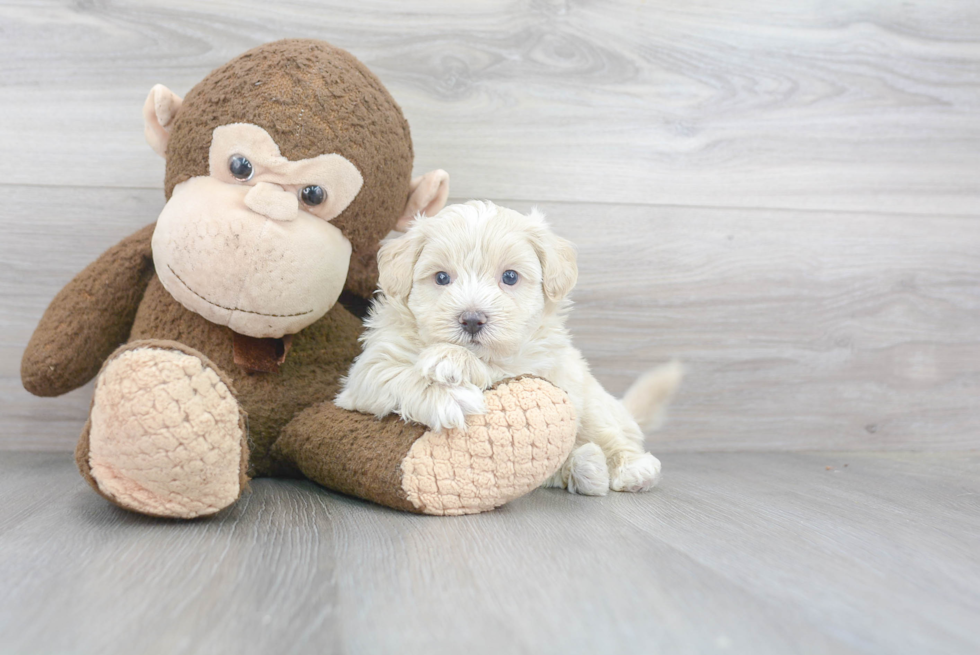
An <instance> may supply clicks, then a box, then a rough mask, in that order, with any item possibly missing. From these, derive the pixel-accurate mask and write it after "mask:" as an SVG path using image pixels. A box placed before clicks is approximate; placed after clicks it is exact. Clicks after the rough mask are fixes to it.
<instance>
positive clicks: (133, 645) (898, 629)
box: [0, 452, 980, 655]
mask: <svg viewBox="0 0 980 655" xmlns="http://www.w3.org/2000/svg"><path fill="white" fill-rule="evenodd" d="M664 466H665V471H667V474H666V477H665V479H664V482H663V484H662V486H661V487H660V488H658V489H657V490H656V491H654V492H652V493H649V494H645V495H624V494H616V495H612V496H609V497H607V498H604V499H596V498H583V497H577V496H572V495H570V494H568V493H565V492H563V491H557V490H538V491H536V492H534V493H532V494H531V495H530V496H527V497H525V498H523V499H520V500H518V501H516V502H515V503H513V504H512V505H509V506H507V507H505V508H503V509H502V510H501V511H498V512H492V513H490V514H484V515H479V516H475V517H462V518H453V519H443V518H433V517H419V516H413V515H408V514H404V513H399V512H395V511H392V510H387V509H384V508H380V507H376V506H373V505H370V504H367V503H363V502H360V501H357V500H353V499H350V498H345V497H341V496H337V495H335V494H332V493H329V492H326V491H322V490H320V489H317V488H315V487H314V486H313V485H311V484H308V483H304V482H292V481H283V480H259V481H256V482H255V483H254V484H253V490H252V493H251V494H250V495H249V496H247V497H246V498H245V499H244V500H243V502H241V503H240V504H238V505H237V506H235V507H234V508H232V509H231V510H228V511H226V512H224V513H223V514H221V515H219V516H217V517H215V518H213V519H209V520H199V521H194V522H189V523H188V522H184V523H179V522H170V521H161V520H154V519H148V518H144V517H138V516H134V515H132V514H129V513H127V512H124V511H122V510H119V509H116V508H115V507H112V506H110V505H108V504H107V503H105V502H104V501H102V499H101V498H99V497H97V496H96V495H95V494H93V493H91V492H90V491H89V489H88V488H87V487H86V486H85V485H84V483H83V482H82V481H81V480H80V479H79V478H78V476H77V475H75V474H74V470H73V464H72V462H71V459H70V456H68V455H66V454H57V453H15V454H11V453H8V454H5V455H3V458H2V460H0V493H2V497H3V498H4V499H5V502H4V503H3V505H2V507H0V552H2V553H3V557H2V558H0V580H2V581H3V583H2V585H0V644H2V645H0V651H2V652H4V653H42V652H43V653H55V652H58V653H61V652H64V653H68V652H71V653H100V654H109V653H126V654H131V653H168V654H178V653H213V654H217V653H243V652H254V653H273V652H274V653H307V652H332V653H347V652H350V653H391V652H400V653H470V652H471V653H614V652H634V653H715V652H731V653H749V654H752V655H760V654H764V653H773V654H778V655H785V654H787V653H890V654H893V655H894V654H900V653H910V654H913V653H914V654H921V653H944V654H947V655H954V654H958V653H964V654H966V653H976V652H977V651H978V649H980V631H978V630H977V625H980V623H978V618H980V548H978V544H980V512H978V510H980V455H978V454H976V453H973V454H953V453H937V454H924V453H913V454H909V453H892V454H866V453H854V452H849V453H841V452H825V453H781V454H780V453H770V454H765V453H700V454H698V453H688V454H683V453H674V454H670V455H667V456H665V457H664Z"/></svg>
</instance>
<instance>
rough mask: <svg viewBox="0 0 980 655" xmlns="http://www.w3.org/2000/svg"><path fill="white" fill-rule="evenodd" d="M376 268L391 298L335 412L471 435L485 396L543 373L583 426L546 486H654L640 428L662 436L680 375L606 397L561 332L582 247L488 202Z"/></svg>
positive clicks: (441, 218)
mask: <svg viewBox="0 0 980 655" xmlns="http://www.w3.org/2000/svg"><path fill="white" fill-rule="evenodd" d="M378 270H379V273H380V279H379V283H380V287H381V291H382V294H381V295H379V296H378V297H377V298H376V299H375V301H374V305H373V307H372V309H371V312H370V315H369V317H368V319H367V321H366V326H367V330H366V331H365V333H364V336H363V337H362V341H363V343H364V351H363V352H362V353H361V355H360V356H359V357H358V358H357V360H356V361H355V362H354V365H353V366H352V367H351V370H350V373H349V375H348V377H347V379H346V380H345V381H344V386H343V389H342V390H341V392H340V394H339V395H338V396H337V399H336V404H337V405H338V406H340V407H344V408H346V409H352V410H358V411H361V412H367V413H371V414H374V415H376V416H378V417H381V416H386V415H388V414H391V413H392V412H395V413H398V414H400V415H401V416H402V418H404V419H405V420H406V421H415V422H418V423H422V424H424V425H427V426H429V427H430V428H432V429H435V430H441V429H444V428H462V427H464V426H465V424H466V416H467V415H468V414H476V413H482V412H483V411H485V408H484V405H483V391H484V390H485V389H487V388H489V387H490V386H491V385H493V384H494V383H496V382H498V381H500V380H504V379H506V378H510V377H516V376H519V375H524V374H531V375H537V376H540V377H542V378H544V379H546V380H548V381H550V382H551V383H552V384H554V385H556V386H558V387H559V388H561V389H563V390H565V392H566V393H568V395H569V397H570V399H571V401H572V403H573V405H574V407H575V411H576V419H577V423H578V425H577V429H578V432H577V440H576V447H575V450H574V451H573V452H572V454H571V455H570V456H569V458H568V461H567V462H566V463H565V465H564V466H563V467H562V469H561V470H560V471H559V472H558V473H556V474H555V475H554V476H553V477H552V479H551V480H549V481H548V482H547V483H546V485H547V486H562V487H565V488H566V489H568V490H569V491H571V492H574V493H581V494H587V495H603V494H605V493H606V492H607V491H608V490H609V489H613V490H615V491H646V490H647V489H650V488H651V487H653V486H654V485H655V484H656V483H657V481H658V480H659V478H660V462H659V461H658V460H657V459H656V458H655V457H654V456H653V455H651V454H649V453H646V452H644V447H643V431H642V430H641V428H640V425H639V424H638V423H637V420H639V421H640V422H642V423H644V427H648V428H649V427H653V424H654V423H656V421H657V418H658V416H659V414H660V410H661V409H662V408H663V407H664V405H665V404H666V403H667V401H668V400H669V399H670V396H671V395H672V394H673V391H674V389H675V388H676V387H677V384H678V383H679V381H680V376H681V372H680V367H679V366H678V365H676V364H674V365H668V366H666V367H662V368H660V369H657V370H655V371H652V372H650V373H648V374H646V375H645V376H643V377H641V378H640V379H639V380H638V381H637V382H636V383H635V384H634V385H633V387H632V388H631V389H630V391H628V392H627V394H626V397H625V398H624V399H623V401H622V402H620V401H619V400H617V399H616V398H614V397H613V396H611V395H610V394H609V393H607V392H606V390H605V389H603V388H602V385H600V384H599V382H598V381H597V380H596V379H595V378H594V377H593V376H592V374H591V373H590V372H589V365H588V364H587V363H586V362H585V360H584V359H583V358H582V354H581V353H580V352H579V351H578V350H576V349H575V348H574V347H573V346H572V340H571V337H570V335H569V333H568V330H567V329H566V328H565V316H566V314H567V310H568V308H569V306H570V304H571V302H570V301H569V300H567V296H568V294H569V292H570V291H571V290H572V287H573V286H575V282H576V280H577V278H578V268H577V266H576V263H575V249H574V248H573V247H572V245H571V244H570V243H569V242H568V241H565V240H564V239H560V238H558V237H557V236H555V234H554V233H553V232H552V231H551V230H550V229H549V227H548V225H547V224H546V223H545V221H544V218H543V216H542V215H541V214H539V213H538V212H537V211H532V212H531V214H530V216H523V215H521V214H519V213H517V212H515V211H512V210H509V209H504V208H502V207H497V206H495V205H494V204H492V203H489V202H479V201H472V202H468V203H466V204H464V205H452V206H450V207H446V208H445V209H444V210H442V211H441V212H439V213H438V214H437V215H436V216H433V217H431V218H427V217H420V218H418V220H416V221H415V223H414V224H413V225H412V227H411V228H410V229H409V230H408V232H407V234H405V236H403V237H400V238H397V239H393V240H390V241H387V242H386V243H385V244H384V245H383V246H382V248H381V250H380V251H379V253H378Z"/></svg>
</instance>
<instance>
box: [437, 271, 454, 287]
mask: <svg viewBox="0 0 980 655" xmlns="http://www.w3.org/2000/svg"><path fill="white" fill-rule="evenodd" d="M452 281H453V279H452V278H451V277H449V273H447V272H446V271H439V272H438V273H436V284H438V285H439V286H445V285H447V284H449V283H450V282H452Z"/></svg>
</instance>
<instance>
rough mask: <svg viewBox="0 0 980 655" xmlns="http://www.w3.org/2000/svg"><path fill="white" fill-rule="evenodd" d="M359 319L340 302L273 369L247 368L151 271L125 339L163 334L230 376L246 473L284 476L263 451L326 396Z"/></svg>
mask: <svg viewBox="0 0 980 655" xmlns="http://www.w3.org/2000/svg"><path fill="white" fill-rule="evenodd" d="M361 330H362V327H361V322H360V320H359V319H357V318H356V317H355V316H353V315H352V314H351V313H350V312H348V311H347V310H346V309H345V308H344V307H343V306H342V305H341V304H340V303H337V304H336V305H335V306H334V307H333V308H332V309H331V310H330V311H329V312H327V313H326V314H325V315H324V316H323V317H322V318H321V319H319V320H318V321H317V322H315V323H313V324H312V325H310V326H309V327H307V328H305V329H303V330H302V331H300V332H299V333H298V334H296V335H294V336H293V340H292V344H291V349H290V350H289V352H288V354H287V356H286V359H285V361H284V362H283V364H282V365H281V367H280V368H279V372H278V373H249V372H248V371H246V370H245V369H243V368H242V367H241V366H239V365H238V364H236V363H235V360H234V350H233V342H234V333H233V332H232V331H231V329H229V328H227V327H224V326H220V325H217V324H215V323H211V322H210V321H208V320H206V319H204V318H203V317H201V316H200V315H198V314H195V313H193V312H191V311H189V310H187V309H185V308H184V307H183V306H182V305H181V304H180V303H178V302H177V301H176V300H175V299H174V298H173V296H171V295H170V294H169V293H168V292H167V291H166V289H164V288H163V285H162V284H161V283H160V280H159V278H158V277H157V276H156V275H154V276H153V278H152V279H151V280H150V283H149V285H148V286H147V289H146V294H145V295H144V296H143V300H142V302H141V303H140V306H139V309H138V310H137V312H136V320H135V322H134V324H133V329H132V332H131V333H130V337H129V339H130V341H135V340H137V339H166V340H171V341H177V342H180V343H182V344H184V345H187V346H190V347H191V348H194V349H195V350H198V351H200V352H201V353H202V354H203V355H205V356H206V357H207V358H208V359H210V360H211V361H212V362H213V363H214V364H215V365H217V366H218V367H219V368H220V369H221V370H222V372H223V373H224V374H225V375H226V376H227V378H229V379H230V380H231V383H232V386H233V387H234V391H235V393H236V396H237V398H238V401H239V403H240V405H241V407H242V408H243V409H244V410H245V412H246V413H247V415H248V420H247V422H248V441H249V447H250V449H251V457H250V462H249V469H250V470H249V475H251V476H252V477H259V476H266V475H283V474H288V471H287V470H284V469H283V468H282V467H281V466H280V465H279V464H277V463H276V462H275V461H273V459H272V458H271V457H270V456H269V449H270V447H271V446H272V444H273V443H274V442H275V440H276V438H277V437H278V436H279V433H280V431H281V430H282V428H283V427H284V426H285V425H286V424H287V423H288V422H289V421H290V420H291V419H292V418H293V417H294V416H296V414H298V413H299V412H301V411H302V410H304V409H306V408H307V407H310V406H312V405H315V404H318V403H321V402H324V401H328V400H332V399H333V397H334V396H335V395H336V393H337V391H338V389H339V387H340V382H339V380H340V377H341V376H343V375H346V373H347V371H348V369H349V368H350V365H351V362H353V360H354V357H356V356H357V354H358V353H359V352H360V345H359V344H358V341H357V338H358V336H359V335H360V334H361Z"/></svg>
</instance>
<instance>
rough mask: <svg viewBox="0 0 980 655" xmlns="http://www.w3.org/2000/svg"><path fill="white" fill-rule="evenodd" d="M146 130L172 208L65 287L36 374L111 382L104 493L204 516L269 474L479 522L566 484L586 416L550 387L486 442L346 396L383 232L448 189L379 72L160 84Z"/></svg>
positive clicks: (31, 350)
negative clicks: (561, 480) (479, 515)
mask: <svg viewBox="0 0 980 655" xmlns="http://www.w3.org/2000/svg"><path fill="white" fill-rule="evenodd" d="M143 114H144V118H145V122H146V137H147V140H148V142H149V143H150V145H151V146H152V147H153V149H154V150H156V151H157V152H158V153H159V154H161V155H163V156H164V157H165V158H166V162H167V163H166V178H165V181H164V192H165V195H166V197H167V203H166V205H165V206H164V208H163V210H162V212H161V213H160V216H159V217H158V218H157V221H156V222H155V223H153V224H150V225H148V226H146V227H145V228H143V229H141V230H139V231H138V232H136V233H135V234H133V235H131V236H129V237H127V238H125V239H123V240H122V241H121V242H120V243H119V244H117V245H116V246H114V247H112V248H110V249H109V250H107V251H106V252H105V253H104V254H103V255H102V256H100V257H99V258H98V259H97V260H96V261H95V262H93V263H92V264H90V265H89V266H88V267H87V268H86V269H85V270H83V271H82V272H81V273H80V274H79V275H78V276H77V277H75V279H73V280H72V281H71V282H70V283H69V284H68V285H67V286H66V287H65V288H64V289H62V290H61V291H60V292H59V293H58V295H57V296H56V297H55V298H54V300H53V301H52V302H51V305H50V306H49V307H48V309H47V311H46V312H45V313H44V316H43V317H42V318H41V322H40V324H39V325H38V327H37V329H36V331H35V332H34V335H33V337H32V338H31V341H30V343H29V344H28V346H27V349H26V352H25V353H24V358H23V362H22V366H21V377H22V380H23V383H24V386H25V388H27V390H28V391H30V392H32V393H34V394H37V395H39V396H57V395H60V394H63V393H66V392H68V391H71V390H72V389H75V388H77V387H79V386H81V385H83V384H85V383H86V382H88V381H89V380H91V379H92V378H93V377H96V383H95V391H94V394H93V399H92V405H91V410H90V414H89V418H88V421H87V422H86V424H85V427H84V429H83V432H82V435H81V437H80V439H79V442H78V447H77V449H76V453H75V458H76V461H77V463H78V468H79V470H80V471H81V473H82V476H83V477H84V478H85V479H86V480H87V481H88V482H89V483H90V484H91V485H92V487H93V488H94V489H95V490H96V491H97V492H98V493H99V494H101V495H102V496H104V497H105V498H106V499H108V500H109V501H111V502H113V503H115V504H117V505H119V506H121V507H123V508H126V509H128V510H131V511H134V512H140V513H142V514H147V515H152V516H162V517H172V518H194V517H198V516H204V515H208V514H213V513H215V512H218V511H220V510H221V509H223V508H225V507H228V506H229V505H231V504H232V503H234V502H235V501H236V500H237V499H238V498H239V497H240V496H241V494H242V492H243V490H244V489H245V487H246V483H247V481H248V479H249V478H251V477H259V476H291V477H306V478H309V479H310V480H313V481H314V482H317V483H319V484H321V485H323V486H324V487H327V488H328V489H333V490H336V491H339V492H342V493H345V494H350V495H354V496H358V497H360V498H364V499H367V500H371V501H374V502H376V503H381V504H383V505H387V506H389V507H393V508H397V509H402V510H407V511H410V512H418V513H427V514H468V513H475V512H480V511H485V510H489V509H492V508H494V507H497V506H499V505H501V504H503V503H506V502H508V501H509V500H512V499H514V498H517V497H518V496H521V495H523V494H525V493H527V492H528V491H530V490H531V489H534V488H535V487H537V486H538V485H539V484H540V483H541V482H543V481H544V480H545V479H546V478H548V477H549V476H550V475H551V474H552V473H553V472H554V471H556V470H557V469H558V468H559V466H560V465H561V464H562V462H563V461H564V460H565V458H566V456H567V455H568V453H569V452H570V450H571V448H572V445H573V442H574V432H575V425H574V423H575V418H574V416H573V413H572V409H571V406H570V404H569V402H568V399H567V397H566V396H565V394H564V393H563V392H562V391H560V390H559V389H557V388H555V387H554V386H552V385H551V384H549V383H547V382H545V381H543V380H540V379H536V378H531V377H525V378H518V379H515V380H511V381H508V382H506V383H503V384H501V385H498V386H497V387H496V388H494V389H491V390H489V391H487V392H486V404H487V408H488V411H487V414H485V415H482V416H473V417H471V420H470V422H469V424H468V427H467V429H466V430H447V431H443V432H434V431H430V430H428V429H427V428H426V427H424V426H420V425H414V424H410V423H405V422H403V421H401V420H400V419H399V418H398V417H388V418H386V419H383V420H380V421H379V420H377V419H376V418H374V417H373V416H367V415H363V414H358V413H354V412H349V411H345V410H342V409H340V408H338V407H336V406H335V405H334V404H333V402H332V399H333V397H334V396H335V395H336V393H337V391H338V388H339V379H340V378H341V376H343V375H345V374H346V372H347V370H348V368H349V366H350V364H351V362H352V361H353V359H354V357H355V356H356V355H357V354H358V352H359V345H358V336H359V335H360V333H361V322H360V320H359V319H358V318H357V317H356V316H355V315H353V314H352V313H351V312H350V311H348V309H347V308H345V302H346V304H347V305H348V306H357V305H358V304H360V305H361V306H362V307H363V305H364V303H365V300H364V299H366V298H369V297H370V295H371V294H372V293H373V292H374V290H375V286H376V282H377V264H376V252H377V248H378V244H379V242H380V240H381V238H382V237H384V236H385V235H386V234H387V233H388V232H389V231H390V230H391V229H392V228H394V227H396V225H402V226H404V225H405V224H406V223H407V222H408V221H410V220H411V217H412V216H414V215H415V214H416V213H418V212H423V213H430V214H431V213H434V212H436V211H438V210H439V209H440V208H441V207H442V206H443V205H444V204H445V202H446V197H447V195H448V176H447V175H446V174H445V172H443V171H434V172H431V173H428V174H426V175H423V176H421V177H420V178H416V179H415V180H412V179H411V171H412V159H413V152H412V142H411V136H410V134H409V129H408V123H407V122H406V120H405V118H404V117H403V116H402V113H401V110H400V108H399V107H398V105H397V104H396V103H395V101H394V100H393V99H392V97H391V96H390V95H389V94H388V92H387V90H386V89H385V88H384V86H382V84H381V82H380V81H379V80H378V78H376V77H375V76H374V75H373V74H372V73H371V72H370V71H369V70H368V69H367V68H366V67H365V66H364V65H363V64H361V63H360V62H359V61H357V60H356V59H355V58H354V57H353V56H352V55H350V54H349V53H347V52H346V51H344V50H341V49H339V48H335V47H333V46H331V45H329V44H327V43H323V42H321V41H314V40H285V41H278V42H275V43H270V44H266V45H263V46H260V47H258V48H255V49H253V50H250V51H248V52H246V53H245V54H243V55H241V56H239V57H237V58H235V59H233V60H232V61H230V62H229V63H227V64H225V65H224V66H221V67H220V68H218V69H216V70H214V71H213V72H211V73H210V74H209V75H208V76H207V77H206V78H204V80H203V81H201V82H200V83H199V84H198V85H197V86H195V87H194V88H193V89H191V91H190V92H189V93H188V94H187V96H186V97H185V98H183V99H181V98H179V97H178V96H176V95H175V94H174V93H172V92H171V91H170V90H168V89H167V88H165V87H163V86H160V85H157V86H155V87H154V88H153V89H152V90H151V92H150V95H149V97H148V98H147V100H146V105H145V106H144V108H143ZM358 298H361V299H362V300H360V301H358V300H357V299H358Z"/></svg>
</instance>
